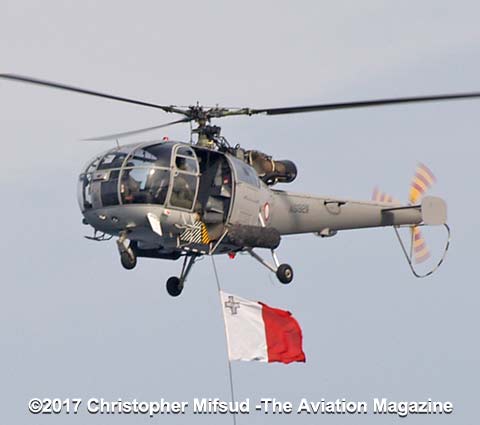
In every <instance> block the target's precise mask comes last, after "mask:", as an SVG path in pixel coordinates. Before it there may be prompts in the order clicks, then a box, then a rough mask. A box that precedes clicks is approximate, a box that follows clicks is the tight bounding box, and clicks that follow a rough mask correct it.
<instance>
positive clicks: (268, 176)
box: [245, 150, 297, 186]
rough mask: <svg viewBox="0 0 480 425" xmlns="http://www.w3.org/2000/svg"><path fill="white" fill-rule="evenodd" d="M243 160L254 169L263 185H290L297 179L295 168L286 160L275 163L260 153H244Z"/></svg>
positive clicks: (269, 157)
mask: <svg viewBox="0 0 480 425" xmlns="http://www.w3.org/2000/svg"><path fill="white" fill-rule="evenodd" d="M245 159H246V161H247V162H248V164H249V165H251V166H252V167H253V168H255V171H256V172H257V174H258V176H259V177H260V178H261V179H262V180H263V182H264V183H265V184H268V185H270V186H271V185H274V184H275V183H291V182H293V181H294V180H295V178H296V177H297V167H296V165H295V164H294V163H293V162H292V161H289V160H288V159H284V160H280V161H276V160H274V159H272V157H271V156H269V155H267V154H265V153H263V152H260V151H253V150H252V151H246V152H245Z"/></svg>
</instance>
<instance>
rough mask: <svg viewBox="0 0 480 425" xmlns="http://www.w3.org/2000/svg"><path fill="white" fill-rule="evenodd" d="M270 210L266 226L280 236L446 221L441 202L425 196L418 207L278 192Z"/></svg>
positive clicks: (444, 208) (443, 205) (444, 209)
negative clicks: (277, 232) (273, 229)
mask: <svg viewBox="0 0 480 425" xmlns="http://www.w3.org/2000/svg"><path fill="white" fill-rule="evenodd" d="M273 211H274V214H272V219H271V222H270V223H269V224H270V225H271V226H273V227H275V228H276V229H277V230H278V231H279V232H280V233H281V234H284V235H286V234H296V233H320V234H322V232H323V233H325V232H326V231H328V232H334V231H338V230H349V229H361V228H371V227H383V226H403V225H411V226H415V225H418V224H421V223H425V224H443V223H444V222H445V221H446V204H445V202H444V201H443V200H442V199H440V198H433V197H425V198H424V199H423V201H422V204H420V205H402V204H399V203H395V204H393V203H386V202H370V201H354V200H348V199H336V198H326V197H315V196H310V195H301V194H295V193H289V192H280V191H278V192H277V193H276V194H275V201H274V208H273Z"/></svg>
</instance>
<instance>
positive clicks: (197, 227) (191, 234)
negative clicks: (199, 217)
mask: <svg viewBox="0 0 480 425" xmlns="http://www.w3.org/2000/svg"><path fill="white" fill-rule="evenodd" d="M180 240H182V241H183V242H187V243H189V244H203V245H208V244H209V243H210V236H209V235H208V231H207V226H205V224H204V223H202V222H201V221H196V222H195V223H193V225H191V226H188V227H187V228H186V229H185V230H184V231H183V233H182V234H181V235H180Z"/></svg>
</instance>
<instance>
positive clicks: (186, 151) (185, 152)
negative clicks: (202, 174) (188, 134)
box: [177, 146, 195, 157]
mask: <svg viewBox="0 0 480 425" xmlns="http://www.w3.org/2000/svg"><path fill="white" fill-rule="evenodd" d="M177 155H180V156H191V157H194V156H195V155H194V153H193V149H192V148H189V147H188V146H179V147H178V149H177Z"/></svg>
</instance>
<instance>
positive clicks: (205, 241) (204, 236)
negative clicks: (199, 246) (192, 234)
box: [202, 223, 210, 245]
mask: <svg viewBox="0 0 480 425" xmlns="http://www.w3.org/2000/svg"><path fill="white" fill-rule="evenodd" d="M202 243H203V244H205V245H208V244H209V243H210V236H209V235H208V230H207V226H205V223H202Z"/></svg>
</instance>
